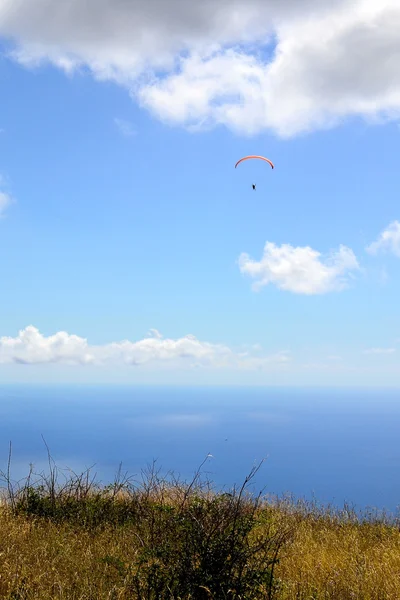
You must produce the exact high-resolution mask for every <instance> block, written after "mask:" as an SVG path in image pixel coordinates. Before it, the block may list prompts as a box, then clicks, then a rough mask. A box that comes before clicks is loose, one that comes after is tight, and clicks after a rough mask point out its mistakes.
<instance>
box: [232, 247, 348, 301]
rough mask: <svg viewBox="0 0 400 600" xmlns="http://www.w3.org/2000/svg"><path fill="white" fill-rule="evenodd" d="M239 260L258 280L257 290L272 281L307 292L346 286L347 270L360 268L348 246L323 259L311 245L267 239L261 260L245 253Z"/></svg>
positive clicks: (248, 272)
mask: <svg viewBox="0 0 400 600" xmlns="http://www.w3.org/2000/svg"><path fill="white" fill-rule="evenodd" d="M238 262H239V268H240V271H241V273H243V274H244V275H248V276H250V277H252V278H253V279H255V280H256V282H255V284H253V289H254V290H259V289H260V288H261V287H263V286H265V285H268V284H270V283H272V284H274V285H276V286H277V287H278V288H279V289H281V290H286V291H289V292H293V293H295V294H308V295H312V294H325V293H327V292H332V291H339V290H342V289H344V288H345V287H346V285H347V277H346V275H347V274H348V272H350V271H352V270H357V269H359V265H358V262H357V259H356V257H355V255H354V253H353V251H352V250H351V249H350V248H347V247H346V246H340V247H339V250H338V251H336V252H332V253H331V254H330V256H328V257H327V259H326V260H325V261H322V260H321V253H320V252H317V251H316V250H313V249H312V248H310V247H309V246H303V247H301V246H298V247H294V246H291V245H290V244H282V246H277V245H276V244H274V243H273V242H267V243H266V244H265V247H264V254H263V257H262V258H261V260H260V261H255V260H252V259H251V258H250V257H249V255H248V254H246V253H242V254H241V255H240V257H239V261H238Z"/></svg>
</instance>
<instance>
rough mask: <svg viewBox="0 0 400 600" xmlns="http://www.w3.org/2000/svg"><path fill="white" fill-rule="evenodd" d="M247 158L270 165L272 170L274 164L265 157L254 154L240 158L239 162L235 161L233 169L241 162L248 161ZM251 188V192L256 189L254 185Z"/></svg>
mask: <svg viewBox="0 0 400 600" xmlns="http://www.w3.org/2000/svg"><path fill="white" fill-rule="evenodd" d="M249 158H259V159H261V160H265V161H266V162H267V163H268V164H269V165H271V168H272V169H273V168H274V163H273V162H272V161H270V160H269V158H265V156H258V155H256V154H251V155H249V156H244V157H243V158H241V159H240V160H238V161H237V163H236V165H235V169H236V167H237V166H238V164H239V163H241V162H242V161H243V160H248V159H249ZM252 187H253V190H255V189H256V185H255V183H252Z"/></svg>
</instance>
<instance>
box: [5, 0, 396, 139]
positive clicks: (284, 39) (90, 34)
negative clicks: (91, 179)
mask: <svg viewBox="0 0 400 600" xmlns="http://www.w3.org/2000/svg"><path fill="white" fill-rule="evenodd" d="M399 28H400V5H399V2H398V0H380V1H379V2H376V1H375V0H302V1H301V2H299V1H298V0H204V1H203V2H187V0H147V1H146V2H143V1H142V0H132V1H131V2H126V1H125V0H86V1H85V2H82V1H81V0H69V2H68V3H63V2H54V0H35V2H32V0H0V35H3V36H4V37H6V38H8V39H9V40H11V41H12V43H13V44H14V47H13V49H12V52H11V54H10V55H12V56H13V57H14V59H16V60H18V61H19V62H21V63H23V64H26V65H36V64H41V63H42V62H43V61H50V62H51V63H53V64H54V65H55V66H57V67H59V68H61V69H64V70H65V71H66V72H73V71H74V70H76V69H82V68H87V69H89V70H90V71H91V72H92V74H93V75H94V76H95V77H96V78H98V79H103V80H104V79H111V80H114V81H116V82H118V83H119V84H121V85H124V86H126V87H127V88H128V89H129V90H130V93H131V94H132V96H133V97H134V98H135V99H136V100H137V101H138V102H139V103H140V104H141V105H142V106H144V107H146V108H148V109H149V110H150V111H152V113H153V114H154V115H156V116H157V117H159V118H161V119H163V120H165V121H168V122H171V123H175V124H179V125H183V126H190V127H191V128H195V129H199V128H203V127H210V126H215V125H218V124H220V125H224V126H226V127H229V128H231V129H233V130H235V131H238V132H241V133H245V134H252V133H255V132H257V133H258V132H260V131H261V130H263V129H264V130H265V129H267V130H272V131H274V132H275V133H277V134H278V135H280V136H283V137H285V136H293V135H296V134H298V133H300V132H306V131H310V130H312V129H316V128H325V127H331V126H333V125H336V124H338V123H340V122H342V121H343V120H344V119H345V118H346V117H349V116H353V115H357V116H362V117H364V118H366V119H369V120H372V121H374V122H381V121H382V120H383V121H384V120H388V119H389V120H390V119H398V118H399V117H400V71H399V70H398V64H399V59H400V37H399V35H398V31H399Z"/></svg>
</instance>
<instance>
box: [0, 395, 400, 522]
mask: <svg viewBox="0 0 400 600" xmlns="http://www.w3.org/2000/svg"><path fill="white" fill-rule="evenodd" d="M10 442H11V464H10V474H11V478H12V480H13V481H14V482H16V481H18V480H20V483H23V481H22V482H21V480H23V478H24V477H26V476H27V475H28V472H29V468H30V465H33V468H34V470H35V471H36V472H37V473H41V472H43V473H45V474H49V466H48V455H47V448H46V444H47V447H48V449H49V451H50V454H51V457H52V459H53V460H54V464H55V465H56V466H57V469H58V471H59V475H58V477H59V481H60V482H61V483H62V482H64V481H65V477H67V478H68V477H69V474H70V473H71V471H68V469H72V471H74V472H75V473H77V474H79V473H82V472H83V471H85V470H86V469H90V471H89V472H90V476H91V479H92V478H94V479H95V481H96V482H98V483H100V484H101V485H107V484H108V483H111V482H112V481H113V480H114V478H115V476H116V474H117V471H118V469H119V467H120V465H121V463H122V465H121V469H122V474H126V475H127V476H129V477H131V481H132V482H135V481H136V482H138V481H140V480H141V478H142V477H143V473H144V472H145V471H146V470H147V469H148V468H149V467H150V466H151V465H152V464H154V466H155V467H156V469H157V470H159V473H160V475H164V476H167V478H168V477H170V476H171V474H173V476H175V477H178V478H179V479H181V481H189V480H191V478H192V477H193V475H194V473H195V472H196V471H197V469H198V468H199V467H200V466H201V465H202V466H201V469H200V474H201V477H202V478H204V480H206V479H207V480H209V481H210V482H212V485H213V487H214V488H215V489H216V490H225V491H229V490H230V489H232V487H233V486H236V487H238V486H240V485H241V484H242V483H243V481H244V479H245V477H246V475H248V474H249V473H250V471H251V469H252V468H253V467H255V466H257V465H258V464H260V462H261V461H263V460H264V462H263V463H262V465H261V467H260V469H259V470H258V471H257V473H256V475H255V477H254V479H253V481H252V484H251V486H250V488H249V491H251V492H253V493H258V492H259V491H262V493H263V494H266V495H272V496H278V497H283V496H288V495H289V496H291V497H292V498H293V499H300V500H306V501H307V502H308V501H312V502H314V503H316V504H319V505H328V504H330V505H331V506H333V507H337V508H339V509H340V508H343V506H344V505H345V504H347V505H350V506H351V507H353V508H354V510H356V511H367V512H368V511H370V510H371V509H372V510H379V511H381V510H385V511H387V512H389V513H391V514H392V515H397V514H398V506H400V391H399V390H388V389H383V390H377V389H337V388H335V389H327V388H310V389H308V388H269V387H240V386H235V387H222V386H221V387H218V386H215V387H208V386H198V387H179V386H166V387H163V386H156V385H154V386H122V385H113V386H111V385H109V386H107V385H101V386H89V385H79V386H78V385H68V386H66V385H51V386H49V385H48V386H44V385H26V384H25V385H2V386H0V469H1V470H2V471H4V472H5V471H6V470H7V464H8V457H9V450H10ZM209 454H210V455H211V456H208V455H209ZM63 474H64V475H63ZM1 485H2V486H4V485H5V483H4V482H2V483H1Z"/></svg>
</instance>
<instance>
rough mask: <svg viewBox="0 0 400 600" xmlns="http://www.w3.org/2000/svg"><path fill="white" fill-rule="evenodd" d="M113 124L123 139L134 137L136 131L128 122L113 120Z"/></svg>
mask: <svg viewBox="0 0 400 600" xmlns="http://www.w3.org/2000/svg"><path fill="white" fill-rule="evenodd" d="M114 123H115V125H116V126H117V129H118V131H119V132H120V133H122V135H124V136H125V137H132V136H134V135H136V129H135V128H134V126H133V125H132V123H130V122H129V121H125V120H124V119H117V118H115V119H114Z"/></svg>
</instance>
